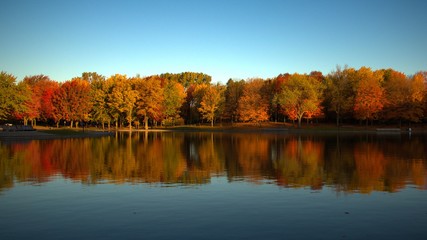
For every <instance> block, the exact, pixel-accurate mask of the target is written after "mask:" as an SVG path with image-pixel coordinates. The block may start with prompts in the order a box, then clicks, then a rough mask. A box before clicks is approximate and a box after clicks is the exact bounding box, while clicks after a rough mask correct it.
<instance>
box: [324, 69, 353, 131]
mask: <svg viewBox="0 0 427 240" xmlns="http://www.w3.org/2000/svg"><path fill="white" fill-rule="evenodd" d="M355 72H356V70H354V69H353V68H348V67H347V66H344V68H343V69H342V68H341V67H340V66H337V67H336V70H335V71H333V72H331V73H330V74H329V75H328V76H327V77H326V82H325V91H324V100H325V102H326V107H327V108H328V109H330V110H332V111H334V112H335V114H336V124H337V126H339V125H340V122H341V118H342V115H343V114H348V113H350V112H351V111H352V109H353V105H354V96H355V85H356V81H355V77H354V75H355Z"/></svg>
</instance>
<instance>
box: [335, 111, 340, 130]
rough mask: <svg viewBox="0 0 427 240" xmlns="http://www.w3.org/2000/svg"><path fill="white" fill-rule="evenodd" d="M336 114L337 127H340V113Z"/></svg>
mask: <svg viewBox="0 0 427 240" xmlns="http://www.w3.org/2000/svg"><path fill="white" fill-rule="evenodd" d="M336 113H337V127H339V126H340V113H339V112H336Z"/></svg>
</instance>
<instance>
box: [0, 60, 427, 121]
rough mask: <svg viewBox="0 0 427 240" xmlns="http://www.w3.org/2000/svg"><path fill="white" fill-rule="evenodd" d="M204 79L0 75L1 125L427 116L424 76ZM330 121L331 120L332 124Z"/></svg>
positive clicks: (340, 73) (345, 70) (380, 73)
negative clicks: (62, 78)
mask: <svg viewBox="0 0 427 240" xmlns="http://www.w3.org/2000/svg"><path fill="white" fill-rule="evenodd" d="M211 81H212V79H211V77H210V76H209V75H206V74H204V73H194V72H184V73H179V74H172V73H164V74H160V75H154V76H149V77H140V76H135V77H127V76H126V75H121V74H115V75H112V76H110V77H108V78H106V77H104V76H102V75H99V74H98V73H95V72H89V73H88V72H86V73H83V74H82V75H81V76H80V77H75V78H73V79H71V80H68V81H65V82H57V81H53V80H51V79H50V78H49V77H48V76H45V75H36V76H27V77H25V78H24V79H23V80H22V81H19V82H17V81H16V77H15V76H13V75H12V74H9V73H6V72H1V73H0V120H1V121H3V122H5V121H20V122H22V123H23V124H25V125H27V124H31V125H33V126H34V125H36V124H37V122H44V123H46V124H49V125H56V126H57V127H59V126H60V124H63V125H67V126H71V127H77V126H78V124H79V123H91V124H97V125H99V126H101V127H102V128H104V127H106V126H108V127H110V126H111V125H114V126H115V127H116V128H118V127H125V126H126V127H129V128H130V129H132V127H135V128H139V127H140V125H142V126H143V127H144V128H146V129H147V128H148V127H149V126H150V125H151V126H158V125H166V126H168V125H180V124H197V123H203V122H208V123H210V124H211V125H212V126H213V125H214V123H215V122H218V121H221V122H230V123H235V122H252V123H259V124H260V123H262V122H266V121H292V122H293V123H294V122H295V121H296V122H297V124H298V126H299V127H300V126H301V123H302V119H307V121H310V120H313V119H317V120H319V119H321V120H322V121H335V122H336V124H337V125H340V124H342V122H343V121H349V122H353V121H359V122H361V121H365V122H366V124H368V123H373V121H382V122H384V123H392V124H397V123H398V124H400V125H401V124H402V123H411V122H421V121H423V120H425V118H426V116H427V91H426V90H427V87H426V86H427V85H426V84H427V72H418V73H416V74H415V75H413V76H406V75H405V74H403V73H401V72H398V71H395V70H393V69H381V70H376V71H372V70H371V69H370V68H368V67H361V68H360V69H354V68H349V67H347V66H345V67H340V66H337V68H336V70H334V71H333V72H331V73H329V74H328V75H326V76H324V75H323V74H322V73H321V72H318V71H313V72H311V73H310V74H299V73H294V74H288V73H286V74H280V75H279V76H277V77H276V78H272V79H247V80H235V79H230V80H228V82H227V83H226V84H225V85H222V84H212V83H211ZM333 119H335V120H333Z"/></svg>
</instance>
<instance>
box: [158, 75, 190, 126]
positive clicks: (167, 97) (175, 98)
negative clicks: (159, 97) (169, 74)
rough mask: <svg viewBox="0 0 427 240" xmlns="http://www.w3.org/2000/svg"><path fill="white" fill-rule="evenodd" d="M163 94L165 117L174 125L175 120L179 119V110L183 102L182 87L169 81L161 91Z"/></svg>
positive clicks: (183, 92) (183, 91)
mask: <svg viewBox="0 0 427 240" xmlns="http://www.w3.org/2000/svg"><path fill="white" fill-rule="evenodd" d="M163 94H164V103H163V105H164V114H165V117H166V119H168V120H169V119H170V120H171V123H172V125H175V119H176V118H178V117H179V113H180V108H181V106H182V104H183V103H184V101H185V96H186V94H185V90H184V87H183V86H182V85H181V84H180V83H178V82H175V81H172V80H169V81H167V83H166V85H165V87H164V89H163Z"/></svg>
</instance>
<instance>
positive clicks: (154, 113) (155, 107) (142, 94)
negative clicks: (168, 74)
mask: <svg viewBox="0 0 427 240" xmlns="http://www.w3.org/2000/svg"><path fill="white" fill-rule="evenodd" d="M163 81H164V80H163V79H162V78H160V77H158V76H151V77H146V78H143V79H141V78H135V79H134V82H135V83H134V84H135V90H136V93H137V99H136V109H137V111H136V112H137V114H138V115H139V116H142V117H143V118H144V126H145V129H146V130H147V129H148V120H149V119H152V120H155V121H159V120H161V119H162V118H163V101H164V92H163V88H162V82H163Z"/></svg>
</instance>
